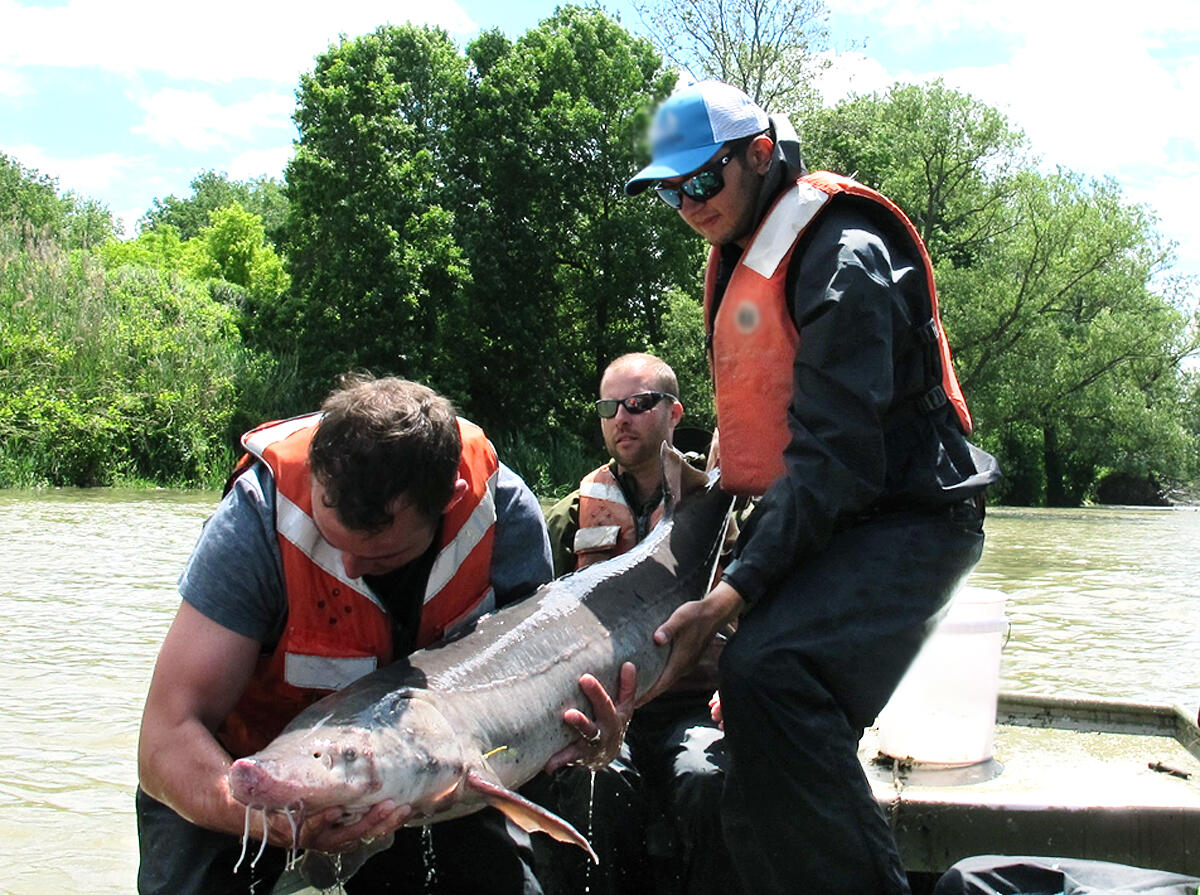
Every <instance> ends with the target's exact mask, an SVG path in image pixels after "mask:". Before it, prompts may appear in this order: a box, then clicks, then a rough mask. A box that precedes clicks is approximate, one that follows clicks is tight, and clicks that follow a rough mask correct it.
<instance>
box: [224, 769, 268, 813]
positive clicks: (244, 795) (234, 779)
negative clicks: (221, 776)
mask: <svg viewBox="0 0 1200 895" xmlns="http://www.w3.org/2000/svg"><path fill="white" fill-rule="evenodd" d="M274 782H275V781H274V779H273V778H272V777H271V775H270V773H268V771H267V769H266V768H265V767H263V765H262V764H261V763H259V762H258V761H255V760H254V759H253V758H239V759H238V760H237V761H235V762H234V763H233V764H232V765H231V766H230V768H229V793H230V795H232V796H233V797H234V798H235V799H237V800H238V801H239V802H241V803H242V804H243V805H249V806H251V807H254V808H260V807H276V806H274V805H266V804H265V803H264V799H265V798H266V797H267V795H268V794H269V792H270V791H271V789H273V785H272V784H274Z"/></svg>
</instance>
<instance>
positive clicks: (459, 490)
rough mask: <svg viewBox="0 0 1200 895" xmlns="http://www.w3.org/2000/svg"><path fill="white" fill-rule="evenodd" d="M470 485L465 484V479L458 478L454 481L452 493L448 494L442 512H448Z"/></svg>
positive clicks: (462, 496) (465, 493)
mask: <svg viewBox="0 0 1200 895" xmlns="http://www.w3.org/2000/svg"><path fill="white" fill-rule="evenodd" d="M470 487H471V486H470V485H468V484H467V480H466V479H458V480H457V481H456V482H455V483H454V493H453V494H452V495H450V501H449V502H448V503H447V504H446V508H445V509H444V510H442V513H443V514H445V513H449V512H450V510H452V509H453V508H454V505H455V504H456V503H458V502H459V501H460V500H462V499H463V498H464V497H466V496H467V489H468V488H470Z"/></svg>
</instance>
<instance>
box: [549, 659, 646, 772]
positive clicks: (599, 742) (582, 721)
mask: <svg viewBox="0 0 1200 895" xmlns="http://www.w3.org/2000/svg"><path fill="white" fill-rule="evenodd" d="M617 687H618V691H617V699H616V701H615V702H614V701H613V699H612V697H611V696H609V694H608V691H607V690H606V689H605V688H604V685H603V684H601V683H600V681H599V680H597V679H596V678H595V677H594V676H592V675H590V674H585V675H583V676H582V677H581V678H580V679H579V689H581V690H582V691H583V692H584V695H586V696H587V698H588V700H589V701H590V702H591V704H592V714H593V715H594V716H595V720H593V719H591V718H589V717H588V716H587V715H585V714H584V713H583V712H581V711H579V710H578V709H567V710H566V711H565V712H563V723H565V724H567V725H568V726H569V727H573V728H574V729H575V730H576V731H577V732H578V733H579V736H580V737H581V738H582V739H581V740H579V741H577V742H574V743H571V744H570V745H568V746H567V747H566V748H564V749H560V750H559V751H558V752H556V753H554V755H552V756H550V760H549V761H547V762H546V773H551V772H553V771H556V770H558V769H559V768H561V767H563V766H564V765H569V764H582V765H585V766H587V767H589V768H592V769H599V768H602V767H604V766H605V765H607V764H608V763H609V762H610V761H612V760H613V759H614V758H616V757H617V753H618V752H620V751H621V743H622V742H623V741H624V739H625V728H626V727H628V726H629V719H630V718H632V717H633V705H634V697H635V696H636V694H637V669H636V668H635V667H634V665H633V663H632V662H626V663H624V664H623V665H622V666H621V671H620V675H619V678H618V682H617Z"/></svg>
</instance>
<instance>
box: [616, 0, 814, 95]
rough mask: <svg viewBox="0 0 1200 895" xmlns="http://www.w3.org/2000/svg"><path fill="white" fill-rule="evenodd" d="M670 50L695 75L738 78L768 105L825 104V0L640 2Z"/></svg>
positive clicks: (654, 36) (654, 34)
mask: <svg viewBox="0 0 1200 895" xmlns="http://www.w3.org/2000/svg"><path fill="white" fill-rule="evenodd" d="M634 8H635V9H637V11H638V14H639V15H640V16H641V17H642V19H643V21H645V22H646V23H647V25H648V26H649V28H648V31H649V33H650V35H651V40H653V41H654V43H655V45H656V46H657V47H658V49H659V50H661V51H662V54H663V55H664V56H665V57H666V58H667V59H668V60H670V61H671V62H673V63H674V64H675V65H678V66H679V67H680V68H681V69H683V70H684V71H686V72H688V73H689V74H690V75H691V76H692V77H693V78H695V79H696V80H699V79H701V78H716V79H718V80H721V81H726V82H728V83H730V84H734V85H735V86H737V87H740V88H741V89H742V90H744V91H745V92H746V93H747V94H749V96H750V97H751V98H752V99H753V100H754V101H755V102H757V103H758V104H759V105H761V106H762V107H763V108H764V109H767V110H768V111H780V112H787V113H789V114H796V113H799V112H802V111H805V110H808V109H811V108H815V107H816V106H817V104H818V103H817V97H816V93H815V91H814V89H813V86H812V84H813V79H814V77H815V76H816V75H817V74H818V73H819V72H820V71H822V70H823V69H825V68H827V67H828V66H829V62H828V60H827V59H826V58H825V57H824V56H823V55H822V52H823V51H824V50H826V49H828V46H829V28H828V24H829V11H828V9H827V8H826V6H825V4H824V3H823V2H822V0H636V2H635V3H634Z"/></svg>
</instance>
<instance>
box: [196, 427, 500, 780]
mask: <svg viewBox="0 0 1200 895" xmlns="http://www.w3.org/2000/svg"><path fill="white" fill-rule="evenodd" d="M320 418H321V415H320V414H309V415H307V416H301V417H295V418H293V419H290V420H284V421H283V422H275V423H267V424H266V425H263V426H260V427H258V428H257V429H253V430H251V431H250V432H247V433H246V434H245V435H243V436H242V446H243V447H244V448H245V449H246V451H247V452H248V455H249V456H250V457H255V458H258V459H261V460H263V461H265V462H266V464H267V465H268V466H269V467H270V470H271V473H272V476H273V477H274V484H275V520H276V536H277V538H278V543H279V551H280V554H281V556H282V558H283V578H284V587H285V590H286V594H287V601H288V618H287V623H286V626H285V628H284V632H283V635H282V637H281V638H280V641H279V644H278V645H277V647H276V648H275V651H274V652H273V653H272V654H271V655H269V656H267V655H264V656H263V657H262V658H261V659H260V660H259V664H258V668H257V669H256V670H255V674H254V676H253V678H252V679H251V681H250V683H249V685H248V686H247V688H246V691H245V693H244V694H243V695H242V698H241V700H240V702H239V703H238V705H237V706H236V708H235V709H234V710H233V712H231V713H230V715H229V717H228V718H226V719H225V722H224V723H223V724H222V726H221V728H220V730H219V731H218V739H219V740H220V741H221V743H222V744H223V745H224V746H225V748H226V749H228V750H229V752H230V753H231V754H232V755H233V756H234V757H235V758H236V757H239V756H242V755H248V754H250V753H251V752H256V751H258V750H259V749H261V748H262V747H263V746H265V745H266V744H267V743H268V742H270V740H271V739H273V738H274V737H275V736H276V735H277V734H278V733H279V732H280V731H281V730H282V729H283V727H284V726H285V725H286V724H287V722H288V721H290V720H291V719H292V718H294V717H295V716H296V715H297V714H298V713H299V712H300V711H301V710H302V709H304V708H306V707H307V706H309V705H310V704H312V703H313V702H315V701H316V700H317V699H319V698H321V697H322V696H325V695H326V694H328V693H329V692H330V691H332V690H337V689H340V688H342V687H344V686H346V685H347V684H349V683H351V682H352V681H354V680H357V679H358V678H360V677H362V676H363V675H364V674H367V673H368V672H370V671H372V670H374V669H375V668H376V667H377V666H379V665H386V664H388V663H389V662H391V661H392V658H393V656H392V648H393V647H392V629H391V621H390V619H389V617H388V614H387V612H386V611H385V610H384V608H383V604H382V603H381V602H380V599H379V597H378V596H377V595H376V594H375V593H374V592H373V591H372V590H371V588H370V586H369V585H367V583H366V582H365V581H364V580H363V579H362V578H349V577H347V575H346V572H345V569H344V568H343V566H342V557H341V553H340V552H339V551H338V550H336V549H334V548H333V547H332V546H331V545H330V544H329V543H328V542H327V541H326V540H325V539H324V538H323V537H322V536H321V533H320V532H319V531H318V530H317V527H316V524H315V523H314V522H313V519H312V491H311V487H312V478H311V474H310V470H309V465H308V447H309V443H310V442H311V440H312V436H313V433H314V432H315V431H316V428H317V424H318V422H319V421H320ZM458 428H459V435H460V436H461V439H462V460H461V461H460V462H459V467H458V475H459V477H461V478H463V479H465V480H466V481H467V484H468V491H467V493H466V495H465V496H464V497H463V499H462V500H460V501H459V502H458V503H456V504H455V505H454V506H453V507H451V508H450V511H449V512H448V513H446V514H445V515H443V517H442V524H441V534H440V541H439V550H438V554H437V558H436V559H435V560H434V563H433V567H432V569H431V570H430V573H429V579H428V582H427V584H426V588H425V595H424V608H423V609H422V612H421V623H420V628H419V630H418V633H417V638H416V645H417V646H418V647H421V646H427V645H428V644H430V643H432V642H433V641H435V640H437V639H438V638H440V637H441V636H442V634H443V633H444V632H445V631H446V629H447V628H450V627H452V626H453V625H455V624H456V623H457V622H459V621H462V620H466V619H467V618H469V617H470V616H471V615H473V614H478V613H479V612H481V611H482V610H483V609H485V608H487V607H486V606H485V605H484V603H485V601H486V600H487V599H488V598H489V597H490V596H491V593H492V591H491V582H490V575H491V558H492V545H493V542H494V541H495V521H496V503H495V491H496V475H497V470H498V469H499V463H498V461H497V458H496V452H495V450H494V449H493V447H492V445H491V443H490V442H489V441H488V439H487V437H486V436H485V435H484V434H483V430H481V429H480V428H479V427H478V426H475V425H473V424H471V423H469V422H467V421H465V420H461V419H460V420H459V423H458ZM239 465H242V466H244V465H245V464H244V463H243V464H239ZM251 465H252V464H251Z"/></svg>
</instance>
